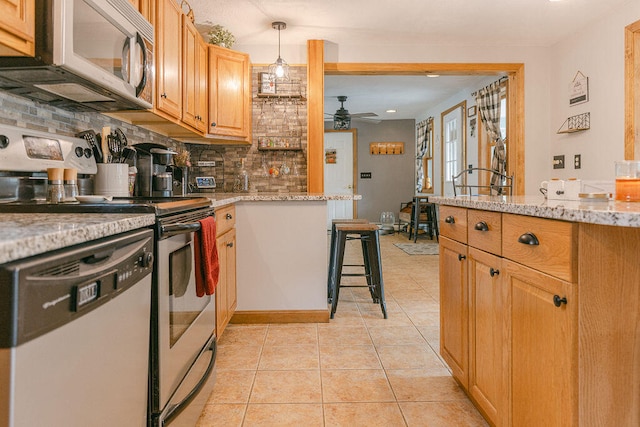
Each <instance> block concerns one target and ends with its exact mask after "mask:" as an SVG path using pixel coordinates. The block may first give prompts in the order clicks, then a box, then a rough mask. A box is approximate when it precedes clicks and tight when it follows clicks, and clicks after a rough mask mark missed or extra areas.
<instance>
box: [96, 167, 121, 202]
mask: <svg viewBox="0 0 640 427" xmlns="http://www.w3.org/2000/svg"><path fill="white" fill-rule="evenodd" d="M97 166H98V172H97V173H96V176H95V178H94V182H93V193H94V194H98V195H101V196H115V197H127V196H129V165H128V164H126V163H98V165H97Z"/></svg>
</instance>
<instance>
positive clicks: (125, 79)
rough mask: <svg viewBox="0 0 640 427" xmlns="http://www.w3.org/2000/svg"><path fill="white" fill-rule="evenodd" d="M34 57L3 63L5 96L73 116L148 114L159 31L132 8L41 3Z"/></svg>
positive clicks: (80, 1)
mask: <svg viewBox="0 0 640 427" xmlns="http://www.w3.org/2000/svg"><path fill="white" fill-rule="evenodd" d="M35 3H36V10H35V12H36V16H35V19H36V25H35V28H36V34H35V56H34V57H0V90H4V91H6V92H10V93H13V94H16V95H19V96H23V97H27V98H30V99H32V100H35V101H37V102H41V103H46V104H50V105H54V106H56V107H59V108H63V109H67V110H72V111H105V112H107V111H117V110H131V109H149V108H152V104H153V76H154V66H153V26H152V25H151V24H150V23H149V22H148V21H147V20H146V19H145V18H144V17H143V16H142V15H141V14H140V13H139V12H138V11H137V10H136V9H135V8H134V7H133V6H132V5H131V4H130V3H129V1H128V0H38V1H36V2H35Z"/></svg>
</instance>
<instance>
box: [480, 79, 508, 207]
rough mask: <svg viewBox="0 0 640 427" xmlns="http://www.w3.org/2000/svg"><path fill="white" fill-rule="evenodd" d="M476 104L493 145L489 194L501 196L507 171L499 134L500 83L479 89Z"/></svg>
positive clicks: (502, 139) (502, 141) (496, 82)
mask: <svg viewBox="0 0 640 427" xmlns="http://www.w3.org/2000/svg"><path fill="white" fill-rule="evenodd" d="M476 104H478V110H479V111H480V119H481V121H482V123H484V126H485V129H486V130H487V134H488V135H489V138H491V141H492V142H494V143H495V147H494V149H493V155H492V156H491V169H492V170H493V171H494V172H493V173H492V174H491V184H490V185H491V194H492V195H500V194H503V192H504V188H503V187H502V185H503V184H504V183H503V177H502V176H503V175H505V174H506V170H507V155H506V150H505V147H504V138H503V136H502V134H501V133H500V81H495V82H493V83H491V84H490V85H489V86H487V87H485V88H484V89H480V90H479V91H478V93H477V95H476Z"/></svg>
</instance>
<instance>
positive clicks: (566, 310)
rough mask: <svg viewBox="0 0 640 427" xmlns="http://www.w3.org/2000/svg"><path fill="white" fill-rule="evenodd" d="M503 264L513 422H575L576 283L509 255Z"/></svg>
mask: <svg viewBox="0 0 640 427" xmlns="http://www.w3.org/2000/svg"><path fill="white" fill-rule="evenodd" d="M505 269H506V280H507V286H508V288H509V293H510V295H509V296H510V302H511V306H510V313H509V315H510V324H511V327H510V332H511V390H512V392H511V405H510V406H511V413H512V425H513V426H545V427H556V426H557V427H570V426H575V425H577V390H578V388H577V376H576V375H577V360H578V353H577V327H578V321H577V313H578V298H577V285H575V284H571V283H568V282H565V281H562V280H559V279H556V278H553V277H551V276H549V275H546V274H544V273H540V272H538V271H536V270H532V269H530V268H528V267H524V266H522V265H520V264H517V263H514V262H512V261H508V260H505ZM564 298H566V302H564V301H565V300H563V299H564Z"/></svg>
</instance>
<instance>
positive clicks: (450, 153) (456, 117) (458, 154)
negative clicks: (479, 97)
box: [440, 101, 467, 196]
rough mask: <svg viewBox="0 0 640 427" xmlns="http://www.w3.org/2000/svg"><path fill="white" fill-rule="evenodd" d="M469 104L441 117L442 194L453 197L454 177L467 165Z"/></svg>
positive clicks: (464, 104)
mask: <svg viewBox="0 0 640 427" xmlns="http://www.w3.org/2000/svg"><path fill="white" fill-rule="evenodd" d="M466 110H467V102H466V101H463V102H461V103H460V104H458V105H456V106H454V107H452V108H450V109H449V110H447V111H445V112H443V113H442V115H441V126H440V129H441V132H442V137H441V141H442V183H443V189H442V194H443V195H445V196H452V195H453V179H452V178H453V176H455V175H457V174H459V173H460V172H461V171H462V170H463V169H464V167H465V166H464V165H465V163H466V158H467V156H466V154H467V153H466V138H465V134H466V124H465V122H464V118H465V114H464V113H465V111H466Z"/></svg>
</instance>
